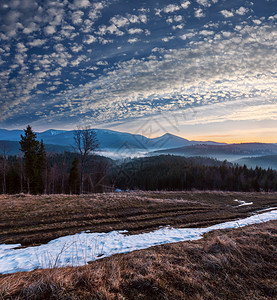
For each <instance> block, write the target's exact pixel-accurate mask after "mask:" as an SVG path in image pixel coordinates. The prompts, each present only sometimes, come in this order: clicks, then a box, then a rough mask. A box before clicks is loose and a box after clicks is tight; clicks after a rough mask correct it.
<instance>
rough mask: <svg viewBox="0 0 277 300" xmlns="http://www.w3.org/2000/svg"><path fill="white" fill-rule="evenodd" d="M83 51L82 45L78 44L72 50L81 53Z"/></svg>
mask: <svg viewBox="0 0 277 300" xmlns="http://www.w3.org/2000/svg"><path fill="white" fill-rule="evenodd" d="M82 49H83V46H82V45H78V44H76V45H74V46H72V47H71V50H72V51H73V52H80V51H81V50H82Z"/></svg>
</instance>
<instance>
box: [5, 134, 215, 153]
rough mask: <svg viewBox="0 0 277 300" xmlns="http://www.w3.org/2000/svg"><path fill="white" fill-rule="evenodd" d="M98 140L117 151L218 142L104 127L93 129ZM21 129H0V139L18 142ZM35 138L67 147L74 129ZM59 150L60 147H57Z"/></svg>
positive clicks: (71, 143) (100, 144) (102, 145)
mask: <svg viewBox="0 0 277 300" xmlns="http://www.w3.org/2000/svg"><path fill="white" fill-rule="evenodd" d="M94 131H95V132H96V135H97V139H98V141H99V150H100V151H118V152H122V153H124V152H126V153H127V152H130V153H135V152H137V151H139V152H149V151H155V150H162V149H167V148H177V147H183V146H191V145H196V144H199V143H205V144H208V145H214V144H218V143H215V142H211V141H207V142H197V141H189V140H187V139H184V138H181V137H179V136H176V135H173V134H169V133H166V134H164V135H162V136H160V137H157V138H153V139H150V138H147V137H145V136H143V135H138V134H131V133H125V132H117V131H113V130H106V129H94ZM23 133H24V132H23V130H6V129H0V141H1V140H2V141H4V140H5V141H13V142H18V141H19V140H20V135H21V134H23ZM36 134H37V139H38V140H41V139H43V141H44V144H46V145H58V146H65V147H66V150H68V149H69V148H68V147H71V148H72V146H73V144H74V140H73V136H74V131H73V130H71V131H65V130H54V129H50V130H47V131H44V132H37V133H36ZM59 149H60V150H61V149H62V148H59Z"/></svg>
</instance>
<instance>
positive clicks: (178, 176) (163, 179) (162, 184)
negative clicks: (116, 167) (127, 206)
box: [113, 155, 277, 192]
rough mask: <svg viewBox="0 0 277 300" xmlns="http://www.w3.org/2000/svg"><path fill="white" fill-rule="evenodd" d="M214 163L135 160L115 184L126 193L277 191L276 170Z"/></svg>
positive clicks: (168, 158)
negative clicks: (155, 191)
mask: <svg viewBox="0 0 277 300" xmlns="http://www.w3.org/2000/svg"><path fill="white" fill-rule="evenodd" d="M212 161H213V160H212V159H207V160H206V162H205V161H204V160H203V158H184V157H176V156H170V155H163V156H156V157H149V158H140V159H134V160H131V161H129V162H126V163H124V164H123V165H121V166H120V172H118V173H117V175H116V178H115V180H114V182H115V186H116V187H118V188H121V189H124V190H125V189H141V190H192V189H198V190H222V191H244V192H249V191H257V192H259V191H266V192H267V191H277V172H276V171H274V170H272V169H268V170H264V169H262V168H259V167H256V168H255V169H248V168H247V167H246V166H245V165H244V166H238V165H232V164H231V163H228V162H226V161H225V162H223V163H220V164H219V162H218V161H215V160H214V163H212ZM199 162H201V164H199ZM113 176H115V175H113Z"/></svg>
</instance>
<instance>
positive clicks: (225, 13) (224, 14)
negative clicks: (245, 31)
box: [221, 9, 234, 18]
mask: <svg viewBox="0 0 277 300" xmlns="http://www.w3.org/2000/svg"><path fill="white" fill-rule="evenodd" d="M221 14H222V15H223V16H224V17H225V18H231V17H233V16H234V14H233V13H232V12H231V11H229V10H226V9H224V10H222V11H221Z"/></svg>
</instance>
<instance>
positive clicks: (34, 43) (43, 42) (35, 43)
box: [28, 39, 46, 47]
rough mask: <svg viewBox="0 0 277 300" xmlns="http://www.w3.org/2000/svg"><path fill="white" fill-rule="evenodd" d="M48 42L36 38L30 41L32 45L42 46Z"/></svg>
mask: <svg viewBox="0 0 277 300" xmlns="http://www.w3.org/2000/svg"><path fill="white" fill-rule="evenodd" d="M45 43H46V40H41V39H36V40H33V41H31V42H29V43H28V45H29V46H31V47H40V46H42V45H44V44H45Z"/></svg>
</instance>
